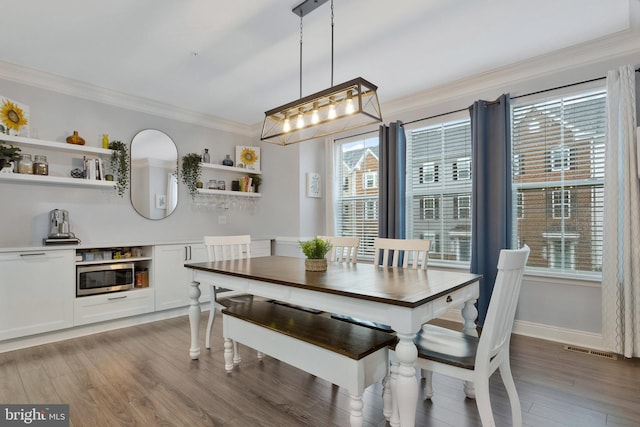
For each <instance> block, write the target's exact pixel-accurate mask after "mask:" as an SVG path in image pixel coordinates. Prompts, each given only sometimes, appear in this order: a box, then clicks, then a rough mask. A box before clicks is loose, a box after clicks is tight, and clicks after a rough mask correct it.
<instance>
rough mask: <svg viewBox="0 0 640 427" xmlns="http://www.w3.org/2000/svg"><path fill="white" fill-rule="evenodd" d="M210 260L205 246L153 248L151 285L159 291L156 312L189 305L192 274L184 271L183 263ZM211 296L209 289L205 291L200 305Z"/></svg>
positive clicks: (186, 270) (157, 246)
mask: <svg viewBox="0 0 640 427" xmlns="http://www.w3.org/2000/svg"><path fill="white" fill-rule="evenodd" d="M207 259H208V256H207V250H206V248H205V246H204V244H202V243H199V244H191V245H156V246H154V248H153V278H154V280H153V284H152V286H153V288H154V289H155V292H156V310H167V309H170V308H175V307H184V306H186V305H188V304H189V284H190V283H191V271H190V270H188V269H186V268H184V264H185V263H186V262H202V261H207ZM209 297H210V292H209V290H208V289H202V296H201V297H200V302H207V301H209Z"/></svg>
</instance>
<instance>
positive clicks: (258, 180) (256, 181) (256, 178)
mask: <svg viewBox="0 0 640 427" xmlns="http://www.w3.org/2000/svg"><path fill="white" fill-rule="evenodd" d="M249 178H251V183H252V184H253V185H255V186H258V185H260V184H261V183H262V177H261V176H260V175H256V174H255V173H250V174H249Z"/></svg>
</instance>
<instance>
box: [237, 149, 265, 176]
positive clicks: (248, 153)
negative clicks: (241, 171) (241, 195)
mask: <svg viewBox="0 0 640 427" xmlns="http://www.w3.org/2000/svg"><path fill="white" fill-rule="evenodd" d="M241 164H242V165H244V167H245V168H247V169H253V170H258V171H259V170H260V147H245V146H236V166H239V167H240V165H241Z"/></svg>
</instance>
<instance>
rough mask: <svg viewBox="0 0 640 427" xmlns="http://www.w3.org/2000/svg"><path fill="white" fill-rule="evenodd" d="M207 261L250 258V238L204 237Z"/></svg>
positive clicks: (243, 236)
mask: <svg viewBox="0 0 640 427" xmlns="http://www.w3.org/2000/svg"><path fill="white" fill-rule="evenodd" d="M203 241H204V245H205V247H206V248H207V254H208V256H209V261H226V260H230V259H243V258H251V236H250V235H248V234H246V235H238V236H204V238H203Z"/></svg>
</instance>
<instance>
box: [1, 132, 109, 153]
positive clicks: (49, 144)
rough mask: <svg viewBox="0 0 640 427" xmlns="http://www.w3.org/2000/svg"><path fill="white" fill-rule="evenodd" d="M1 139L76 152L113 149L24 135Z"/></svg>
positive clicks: (13, 142) (102, 151)
mask: <svg viewBox="0 0 640 427" xmlns="http://www.w3.org/2000/svg"><path fill="white" fill-rule="evenodd" d="M0 141H2V142H5V143H9V144H19V145H24V146H32V147H42V148H46V149H48V150H56V151H67V152H76V153H90V154H99V155H109V156H110V155H111V153H113V150H109V149H106V148H99V147H89V146H86V145H76V144H68V143H66V142H57V141H45V140H42V139H35V138H26V137H24V136H13V135H2V134H0Z"/></svg>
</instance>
